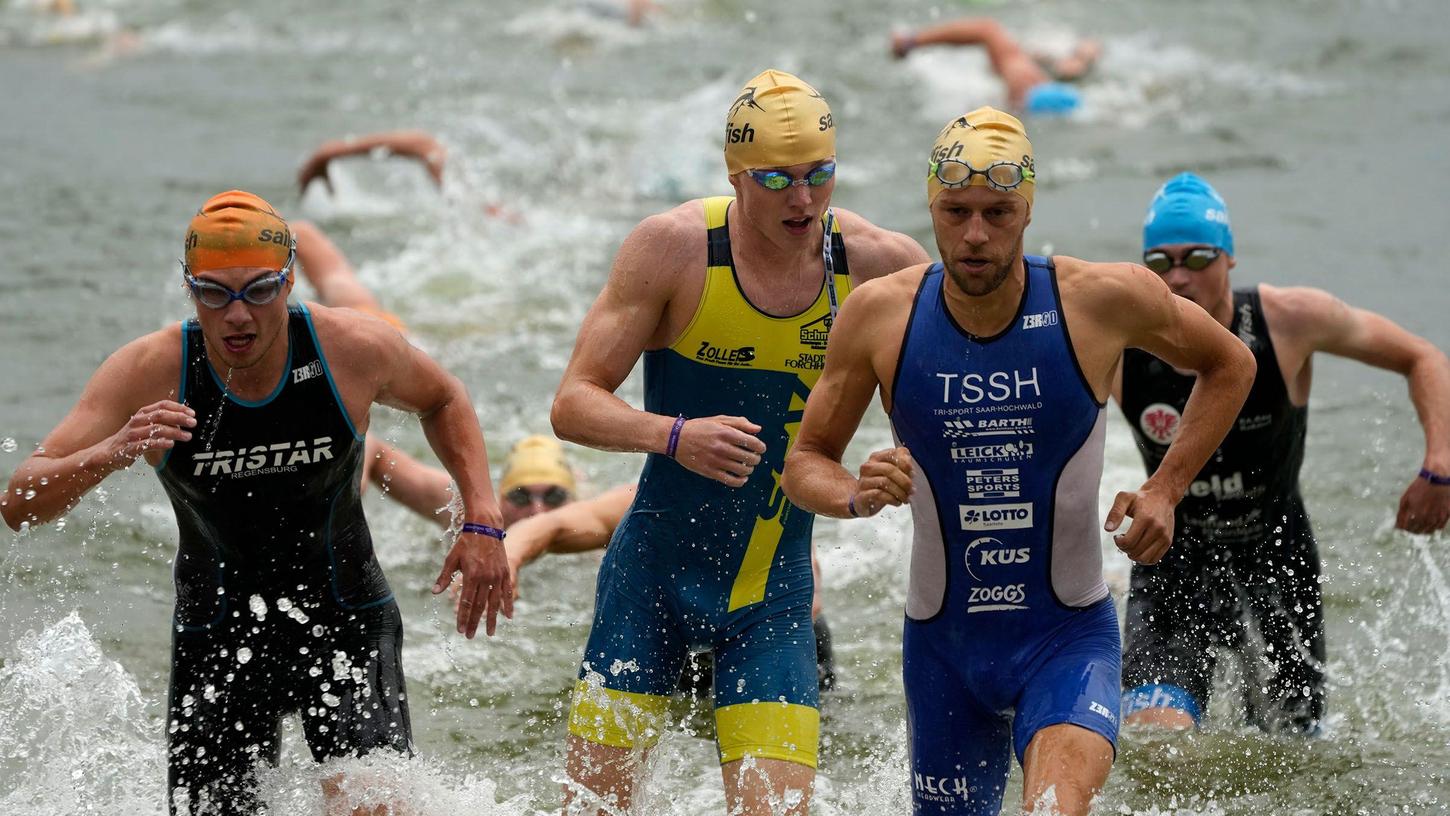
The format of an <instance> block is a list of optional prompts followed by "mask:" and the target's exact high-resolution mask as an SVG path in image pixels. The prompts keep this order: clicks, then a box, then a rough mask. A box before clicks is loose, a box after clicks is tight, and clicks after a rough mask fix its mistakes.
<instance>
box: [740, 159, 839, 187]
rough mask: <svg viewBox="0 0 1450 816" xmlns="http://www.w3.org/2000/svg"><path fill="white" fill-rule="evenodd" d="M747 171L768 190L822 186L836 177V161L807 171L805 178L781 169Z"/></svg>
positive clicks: (757, 182)
mask: <svg viewBox="0 0 1450 816" xmlns="http://www.w3.org/2000/svg"><path fill="white" fill-rule="evenodd" d="M746 172H747V173H749V174H750V177H751V178H753V179H755V183H756V184H759V185H760V186H761V187H764V188H765V189H767V190H784V189H786V188H789V187H804V186H806V185H808V184H809V185H810V186H812V187H820V186H821V185H823V184H825V183H826V182H828V181H830V180H831V179H832V178H835V176H836V163H835V162H826V163H825V164H823V165H821V166H820V167H817V168H816V169H814V170H812V171H810V172H809V173H806V177H805V178H793V177H792V176H791V175H790V174H789V173H783V172H781V171H779V170H747V171H746Z"/></svg>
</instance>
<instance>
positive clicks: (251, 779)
mask: <svg viewBox="0 0 1450 816" xmlns="http://www.w3.org/2000/svg"><path fill="white" fill-rule="evenodd" d="M184 251H185V261H184V263H183V278H184V281H185V284H186V286H187V287H188V289H189V290H190V292H191V294H192V297H193V299H194V300H195V301H196V304H197V310H196V317H195V318H194V319H192V320H189V321H187V322H186V323H185V324H183V325H180V326H172V327H170V328H166V329H162V330H161V331H158V332H154V333H152V334H149V335H146V336H145V337H142V338H140V339H138V340H135V341H133V342H132V343H129V344H127V345H126V346H124V347H123V348H122V349H121V350H119V351H117V352H116V353H115V354H113V355H111V357H110V358H109V359H107V360H106V362H105V363H104V364H102V366H101V368H100V369H99V370H98V371H97V372H96V374H95V375H94V376H93V377H92V378H91V381H90V382H89V383H88V384H87V385H86V389H85V392H84V393H83V394H82V395H81V398H80V401H79V402H78V403H77V405H76V407H75V408H74V409H72V410H71V412H70V414H69V415H67V416H66V418H65V419H63V420H62V421H61V423H60V424H59V425H58V426H56V428H55V430H53V431H51V433H50V434H49V435H48V436H47V437H46V438H45V439H44V440H43V441H42V443H41V445H40V446H39V448H38V449H37V451H36V452H35V453H34V454H32V455H31V456H30V457H29V458H27V459H26V460H25V462H24V463H22V464H21V466H20V468H19V469H17V470H16V472H15V475H14V476H13V477H12V478H11V480H10V484H9V487H8V489H7V491H6V493H5V496H4V497H3V499H0V512H3V514H4V517H5V521H6V523H7V524H9V525H10V526H11V527H12V528H16V529H19V528H20V527H21V526H22V525H23V524H27V523H28V524H38V523H43V522H47V521H50V520H52V519H55V518H57V517H59V516H61V515H63V514H64V513H65V512H66V511H68V510H69V509H70V508H71V507H72V506H74V505H75V503H76V502H77V501H79V500H80V498H81V496H82V495H84V493H85V492H86V491H87V490H89V489H90V488H92V487H94V486H95V485H97V484H98V483H100V482H101V481H102V480H103V479H104V478H105V477H106V476H108V475H110V474H111V473H114V472H115V471H117V470H121V469H124V468H126V467H127V466H129V465H130V464H131V463H132V462H134V461H135V460H136V458H138V457H140V456H144V457H145V458H146V459H147V461H148V462H150V463H151V464H152V465H153V466H155V468H156V469H157V471H158V474H159V476H160V478H161V482H162V484H163V486H164V487H165V488H166V492H167V494H168V495H169V496H170V498H171V503H172V507H173V508H174V509H175V511H176V518H177V526H178V527H179V528H180V546H179V550H178V553H177V558H176V566H175V571H174V577H175V583H176V613H175V617H174V631H173V638H172V675H171V695H170V703H169V707H168V716H167V735H168V743H169V747H170V751H169V783H170V784H169V785H168V796H167V798H168V801H169V805H170V808H171V811H172V812H173V813H176V812H181V813H188V814H234V813H235V814H241V813H252V812H255V811H256V810H257V809H258V807H259V803H258V802H257V801H256V790H255V766H256V765H257V763H259V762H273V761H275V760H276V758H277V755H278V749H279V745H278V738H279V728H278V726H279V725H280V721H281V718H282V716H283V715H284V714H287V713H292V712H296V713H298V714H300V716H301V718H302V724H303V731H304V732H305V734H306V738H307V743H308V746H309V747H310V748H311V750H312V754H313V756H314V757H315V758H317V759H318V760H319V761H321V760H324V759H328V758H334V757H342V756H350V755H361V754H365V753H367V752H369V751H371V750H373V749H377V748H389V749H392V750H397V751H399V752H407V751H408V750H409V742H410V726H409V722H408V709H407V703H406V697H405V695H404V692H403V673H402V667H401V663H400V652H401V646H402V627H401V622H400V620H399V615H398V608H397V605H396V604H395V603H394V602H393V596H392V592H391V591H390V590H389V588H388V583H387V581H386V580H385V579H384V578H383V574H382V570H381V568H380V567H379V566H378V562H377V559H376V558H375V557H374V555H373V546H372V539H371V537H370V535H369V533H368V528H367V523H366V521H365V520H364V518H363V513H362V508H361V505H360V502H359V487H360V484H359V480H360V475H361V467H360V466H361V461H362V456H363V441H362V440H363V432H364V431H365V430H366V428H367V416H368V409H369V408H370V407H371V406H372V405H373V404H374V403H382V404H386V405H391V406H394V407H397V408H401V409H404V410H408V411H412V412H414V413H417V414H419V415H421V417H422V423H423V426H424V429H425V431H426V432H427V434H428V438H429V440H430V441H431V442H432V443H433V445H434V449H435V453H437V454H438V457H439V459H440V460H442V462H443V464H444V465H445V467H446V468H447V469H448V471H449V473H450V474H451V475H452V476H453V477H454V479H455V480H456V481H457V483H458V495H459V496H460V498H461V500H462V502H463V513H464V525H463V529H464V533H463V534H462V535H460V537H459V539H458V541H457V543H456V544H455V545H454V547H453V549H452V551H450V552H449V554H448V557H447V559H446V560H445V562H444V566H443V573H442V574H441V575H440V576H439V579H438V581H437V582H436V584H435V586H434V591H435V592H441V591H442V590H443V589H444V588H445V587H446V586H447V583H448V580H449V578H450V577H451V576H452V574H453V573H454V572H458V571H461V572H462V573H463V589H462V599H461V604H460V610H459V614H458V629H459V631H460V632H465V633H467V634H468V635H469V636H470V637H471V636H472V635H473V633H474V631H475V630H476V628H477V626H478V622H479V619H480V617H481V616H483V615H484V614H485V613H486V614H487V617H488V625H487V631H488V632H489V633H490V634H492V632H493V627H494V618H495V615H496V614H497V612H498V611H499V610H503V611H504V613H505V614H511V612H512V594H513V593H512V585H511V582H510V580H509V572H508V563H507V560H506V558H505V554H504V549H503V547H502V543H501V540H500V539H501V538H502V534H501V533H500V532H499V531H498V530H497V528H498V527H500V526H501V524H502V522H501V520H500V516H499V512H498V506H497V503H496V501H495V499H494V496H493V490H492V486H491V485H490V484H489V478H488V461H487V456H486V453H485V450H484V445H483V437H482V434H480V433H479V429H478V420H477V418H476V416H475V415H474V412H473V408H472V406H471V405H470V404H469V401H468V395H467V393H466V392H465V391H464V389H463V386H462V384H461V383H459V382H458V380H457V379H456V378H454V377H452V376H450V375H449V374H448V373H447V372H445V371H443V370H442V369H441V368H439V367H438V365H437V364H436V363H434V362H433V361H432V360H430V359H428V358H427V357H426V356H425V355H423V354H422V353H421V352H419V351H418V350H417V349H415V348H413V347H412V346H410V345H408V344H407V342H406V341H404V340H403V338H402V337H401V336H400V335H399V334H398V333H397V331H396V330H394V329H393V328H391V327H390V326H388V325H387V324H386V323H384V322H382V321H380V320H376V319H373V318H369V317H364V316H362V315H360V314H359V313H357V312H355V311H353V310H349V309H328V308H326V307H321V306H312V307H310V308H309V307H305V306H299V307H293V308H289V307H288V305H287V294H288V293H289V292H290V291H291V288H292V280H291V279H290V272H291V267H292V262H293V260H294V254H293V250H292V239H291V231H290V230H289V229H288V227H287V224H286V223H285V222H284V221H283V220H282V219H281V217H280V216H278V215H277V214H276V212H275V211H273V210H272V208H271V207H270V206H269V205H268V204H267V203H266V202H265V201H263V200H261V199H260V198H257V197H256V196H253V195H251V194H249V193H243V192H240V191H232V192H229V193H223V194H221V195H219V196H216V197H215V198H213V199H211V200H210V201H208V202H207V203H206V204H205V205H203V207H202V209H201V211H200V212H198V213H197V216H196V218H194V219H193V220H192V222H191V226H190V228H189V229H188V230H187V235H186V245H185V250H184ZM117 429H119V430H117ZM342 781H343V780H342V777H341V776H340V775H338V774H333V775H332V776H330V777H328V778H327V779H325V780H324V782H323V787H324V792H325V793H326V794H327V795H328V797H329V798H333V797H336V796H337V795H339V794H340V793H341V787H340V786H341V782H342ZM378 804H380V805H387V804H388V803H378Z"/></svg>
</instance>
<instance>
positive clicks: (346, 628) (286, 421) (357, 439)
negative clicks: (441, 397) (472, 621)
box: [157, 306, 411, 814]
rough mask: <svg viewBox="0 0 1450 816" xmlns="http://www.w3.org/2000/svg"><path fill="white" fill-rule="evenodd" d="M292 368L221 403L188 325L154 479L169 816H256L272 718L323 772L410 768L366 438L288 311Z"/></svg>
mask: <svg viewBox="0 0 1450 816" xmlns="http://www.w3.org/2000/svg"><path fill="white" fill-rule="evenodd" d="M287 344H288V362H287V365H286V367H285V368H284V369H283V372H282V377H281V380H280V381H279V382H278V383H277V387H276V388H275V389H274V390H273V391H272V393H271V394H270V395H269V396H268V397H266V398H264V399H262V400H260V401H257V402H248V401H245V400H241V399H238V398H237V397H236V396H235V395H233V394H230V393H228V392H227V391H226V387H225V384H224V378H225V374H224V373H221V376H218V375H219V373H220V372H217V371H216V370H214V369H213V367H212V366H211V364H210V362H209V361H208V360H207V356H206V348H205V345H204V343H203V340H202V334H201V331H200V329H199V328H198V326H197V324H196V322H195V321H194V320H191V321H187V322H186V323H185V324H183V326H182V354H183V358H182V368H181V385H180V391H179V395H180V396H179V401H181V402H183V403H185V404H187V405H189V406H191V407H192V408H193V409H194V410H195V411H196V418H197V425H196V427H195V428H193V429H192V438H191V440H190V441H187V442H178V443H177V444H176V446H175V447H174V448H173V449H172V450H171V451H170V452H169V454H168V455H167V456H166V458H165V459H163V460H162V463H161V465H160V466H159V467H158V468H157V470H158V473H159V475H160V477H161V483H162V484H163V485H164V486H165V488H166V492H167V494H168V495H169V496H170V498H171V504H172V507H173V508H174V509H175V511H176V522H177V526H178V527H179V528H180V534H181V535H180V546H179V549H178V552H177V556H176V566H175V576H174V577H175V582H176V614H175V620H174V623H175V626H174V629H173V634H172V654H171V692H170V700H169V704H168V713H167V732H168V742H169V751H168V766H169V774H168V786H167V787H168V801H169V803H170V808H171V812H172V813H178V812H180V813H187V814H233V813H236V814H241V813H252V812H255V811H256V810H257V809H258V808H259V804H258V802H257V801H256V791H255V766H256V764H257V763H258V762H268V763H275V762H276V760H277V756H278V748H279V744H278V743H279V740H278V738H279V728H280V725H281V720H282V717H283V716H284V715H286V714H290V713H296V714H298V715H299V716H300V717H301V720H302V726H303V731H304V732H305V734H306V737H307V744H308V747H309V748H310V749H311V751H312V755H313V757H314V758H315V759H317V760H318V761H322V760H324V759H328V758H332V757H343V756H350V755H361V754H364V753H367V752H368V751H370V750H372V749H376V748H384V747H386V748H390V749H392V750H396V751H399V752H407V751H409V750H410V743H411V730H410V725H409V721H408V706H407V702H406V695H405V693H404V687H403V671H402V664H401V660H400V658H401V652H402V640H403V632H402V624H401V620H400V618H399V615H398V607H397V604H396V603H395V602H394V600H393V594H392V591H391V590H390V589H389V587H388V583H387V580H386V579H384V577H383V573H382V569H381V568H380V567H379V565H378V562H377V559H376V558H375V557H374V555H373V545H372V538H371V536H370V535H369V533H368V527H367V523H366V521H365V520H364V518H363V511H362V504H361V495H360V483H359V477H360V467H361V464H362V456H363V437H362V436H361V435H359V434H357V433H356V432H355V429H354V427H353V424H352V420H351V419H350V418H349V417H348V414H347V411H346V408H345V407H344V406H343V404H342V400H341V399H340V398H339V396H338V393H337V388H336V385H335V384H334V383H333V380H332V373H331V372H330V371H329V370H328V367H327V361H326V360H325V359H324V358H323V356H322V352H321V347H320V344H319V343H318V341H317V334H316V331H315V330H314V328H313V326H312V318H311V315H310V314H309V313H308V312H307V310H306V308H305V307H301V306H294V307H291V309H290V310H289V313H288V326H287Z"/></svg>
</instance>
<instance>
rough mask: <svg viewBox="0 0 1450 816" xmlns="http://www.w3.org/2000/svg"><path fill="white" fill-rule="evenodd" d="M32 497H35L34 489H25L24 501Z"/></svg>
mask: <svg viewBox="0 0 1450 816" xmlns="http://www.w3.org/2000/svg"><path fill="white" fill-rule="evenodd" d="M33 498H35V491H34V490H33V489H32V490H27V491H25V500H26V501H30V500H31V499H33Z"/></svg>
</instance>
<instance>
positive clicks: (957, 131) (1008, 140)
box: [926, 107, 1037, 206]
mask: <svg viewBox="0 0 1450 816" xmlns="http://www.w3.org/2000/svg"><path fill="white" fill-rule="evenodd" d="M943 159H957V160H959V161H964V162H966V163H967V164H968V165H969V166H970V167H972V168H973V169H976V170H986V169H988V168H989V167H991V166H992V165H994V164H999V163H1002V162H1006V163H1008V164H1014V165H1017V166H1018V167H1020V168H1022V170H1023V171H1024V172H1023V178H1022V183H1021V184H1018V185H1017V186H1016V187H1014V188H1012V192H1014V193H1016V194H1017V195H1020V196H1022V197H1023V198H1024V199H1026V200H1027V203H1028V204H1029V205H1030V204H1031V203H1032V193H1033V191H1034V190H1035V189H1036V188H1037V182H1036V180H1035V175H1034V173H1035V171H1036V165H1034V163H1033V161H1032V142H1030V141H1028V140H1027V131H1026V129H1024V128H1023V127H1022V123H1021V122H1020V121H1018V119H1017V117H1015V116H1013V115H1012V114H1010V113H1003V112H1002V111H999V110H997V109H996V108H990V107H986V108H977V109H976V110H974V111H972V112H971V113H969V114H966V115H965V116H959V117H957V118H956V119H953V120H952V121H951V122H949V123H948V124H947V126H946V127H944V128H942V131H941V133H940V134H939V135H938V136H937V137H936V143H935V144H933V145H932V146H931V165H930V169H929V170H927V174H926V203H927V206H931V202H933V201H935V200H936V197H937V196H939V195H941V191H942V190H945V189H946V187H944V186H943V185H942V183H941V180H940V179H938V178H937V177H936V165H937V163H938V162H940V161H942V160H943ZM972 185H979V186H983V187H986V186H990V185H988V184H987V176H986V175H985V174H980V173H978V174H973V175H972V177H971V179H970V180H969V181H968V182H967V186H969V187H970V186H972Z"/></svg>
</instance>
